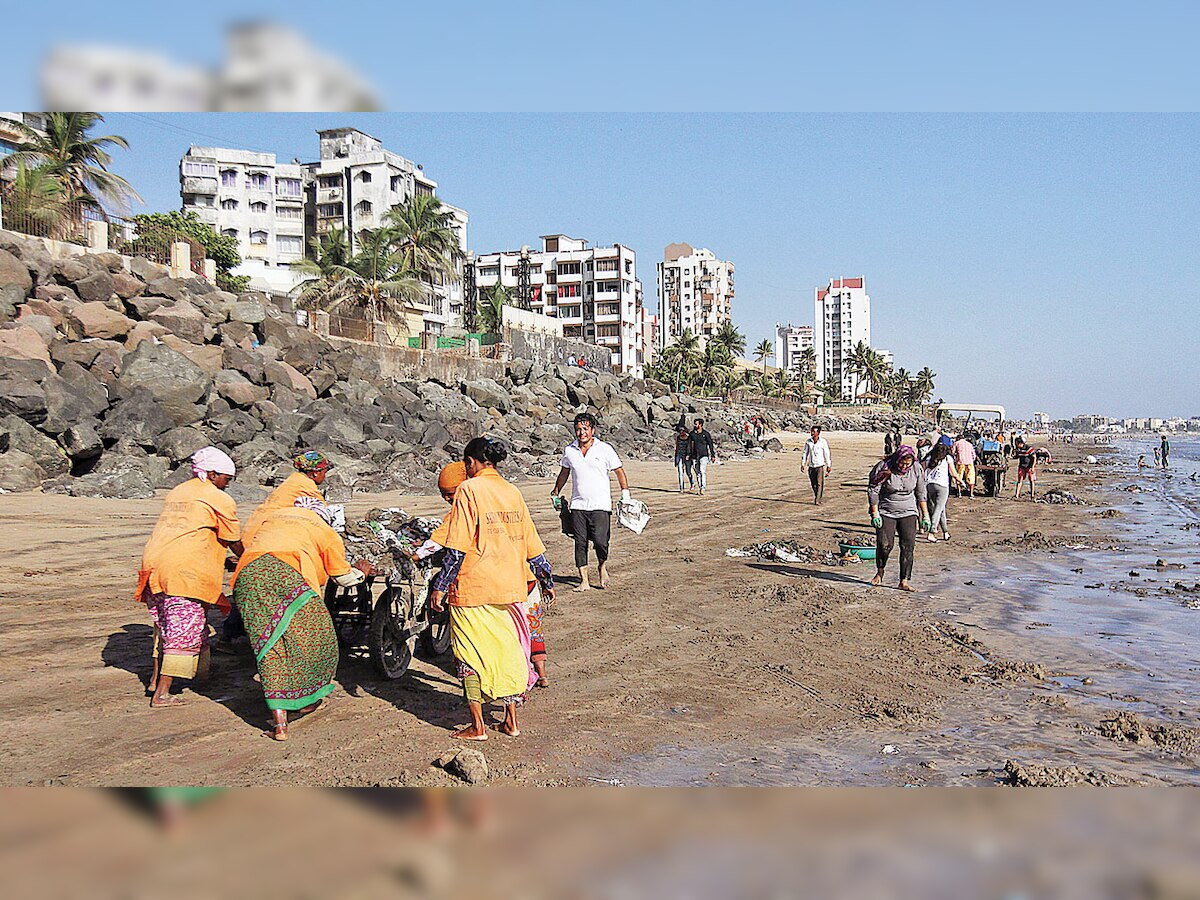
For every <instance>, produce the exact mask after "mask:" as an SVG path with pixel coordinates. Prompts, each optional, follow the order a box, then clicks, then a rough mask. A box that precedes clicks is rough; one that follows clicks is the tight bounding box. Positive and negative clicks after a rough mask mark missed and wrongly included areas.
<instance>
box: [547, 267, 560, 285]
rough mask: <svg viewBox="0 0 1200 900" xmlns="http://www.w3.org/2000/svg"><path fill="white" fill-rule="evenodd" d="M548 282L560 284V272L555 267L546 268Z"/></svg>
mask: <svg viewBox="0 0 1200 900" xmlns="http://www.w3.org/2000/svg"><path fill="white" fill-rule="evenodd" d="M546 284H558V273H557V272H555V271H554V270H553V269H547V270H546Z"/></svg>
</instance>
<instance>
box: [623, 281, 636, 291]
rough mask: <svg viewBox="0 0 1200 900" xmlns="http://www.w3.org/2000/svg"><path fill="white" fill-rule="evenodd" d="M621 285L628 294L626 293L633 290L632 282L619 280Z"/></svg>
mask: <svg viewBox="0 0 1200 900" xmlns="http://www.w3.org/2000/svg"><path fill="white" fill-rule="evenodd" d="M621 285H622V286H623V287H624V288H625V293H627V294H628V293H631V292H632V291H633V284H632V283H630V282H628V281H623V282H621Z"/></svg>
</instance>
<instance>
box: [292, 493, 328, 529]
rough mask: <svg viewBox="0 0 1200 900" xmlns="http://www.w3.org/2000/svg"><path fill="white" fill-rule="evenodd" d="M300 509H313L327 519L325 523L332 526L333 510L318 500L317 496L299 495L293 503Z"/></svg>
mask: <svg viewBox="0 0 1200 900" xmlns="http://www.w3.org/2000/svg"><path fill="white" fill-rule="evenodd" d="M292 505H293V506H297V507H299V508H300V509H311V510H312V511H313V512H315V513H316V514H317V515H318V516H320V517H321V518H322V519H324V520H325V524H326V525H329V526H331V527H332V525H333V510H332V509H330V508H329V507H328V506H326V505H325V504H324V503H322V502H321V501H320V500H318V499H317V498H316V497H297V498H296V502H295V503H293V504H292Z"/></svg>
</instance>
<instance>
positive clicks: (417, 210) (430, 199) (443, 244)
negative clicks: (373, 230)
mask: <svg viewBox="0 0 1200 900" xmlns="http://www.w3.org/2000/svg"><path fill="white" fill-rule="evenodd" d="M384 223H385V225H384V227H385V228H386V229H387V232H388V234H389V235H390V236H391V239H392V245H393V248H394V249H395V251H396V253H397V254H398V260H397V262H398V264H399V266H400V270H401V271H403V272H404V273H406V274H407V275H410V276H412V277H414V278H416V279H418V280H419V281H420V282H421V283H422V284H424V285H425V287H426V290H427V292H428V296H429V298H430V301H431V302H430V305H431V306H436V304H435V303H433V302H432V301H433V297H434V286H435V285H441V284H445V283H447V282H448V281H452V280H453V279H454V278H455V277H456V273H457V271H458V269H457V264H458V261H459V259H460V258H461V256H462V248H461V247H460V246H459V241H458V232H457V231H456V230H455V227H454V215H453V213H451V212H450V211H449V210H447V209H445V208H443V207H442V201H441V200H439V199H438V198H437V197H434V196H432V195H430V194H414V195H413V196H411V197H409V198H408V200H406V201H405V202H404V203H402V204H400V205H399V206H393V207H392V208H391V209H389V210H388V212H387V215H386V216H384Z"/></svg>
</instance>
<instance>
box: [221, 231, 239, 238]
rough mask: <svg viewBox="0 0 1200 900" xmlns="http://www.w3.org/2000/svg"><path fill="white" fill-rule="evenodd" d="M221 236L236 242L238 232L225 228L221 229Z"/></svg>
mask: <svg viewBox="0 0 1200 900" xmlns="http://www.w3.org/2000/svg"><path fill="white" fill-rule="evenodd" d="M221 234H223V235H225V237H229V238H233V239H234V240H235V241H236V240H237V236H238V230H237V229H236V228H225V229H222V231H221Z"/></svg>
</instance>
